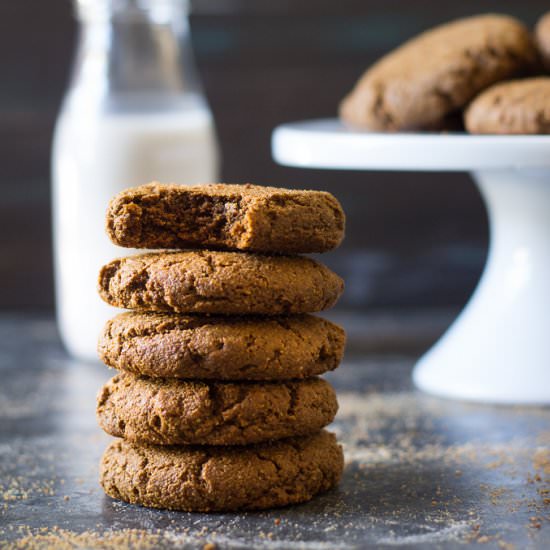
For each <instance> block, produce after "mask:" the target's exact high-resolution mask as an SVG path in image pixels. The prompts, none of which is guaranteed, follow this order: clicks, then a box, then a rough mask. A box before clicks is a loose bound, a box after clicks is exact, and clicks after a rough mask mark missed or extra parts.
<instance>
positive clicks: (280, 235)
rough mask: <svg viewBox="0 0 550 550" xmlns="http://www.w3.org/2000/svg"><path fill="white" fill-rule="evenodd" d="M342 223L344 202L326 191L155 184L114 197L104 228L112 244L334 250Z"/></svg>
mask: <svg viewBox="0 0 550 550" xmlns="http://www.w3.org/2000/svg"><path fill="white" fill-rule="evenodd" d="M344 223H345V217H344V212H343V210H342V207H341V206H340V203H339V202H338V201H337V200H336V198H335V197H334V196H333V195H331V194H330V193H325V192H323V191H305V190H304V191H302V190H300V191H298V190H291V189H279V188H275V187H262V186H259V185H251V184H244V185H239V184H211V185H200V186H183V185H174V184H172V185H166V184H164V185H163V184H160V183H157V182H154V183H151V184H148V185H143V186H140V187H135V188H131V189H127V190H126V191H123V192H122V193H120V194H119V195H117V196H116V197H115V198H114V199H113V200H112V201H111V202H110V204H109V208H108V211H107V220H106V227H107V233H108V235H109V237H110V238H111V240H112V241H113V242H114V243H115V244H117V245H120V246H126V247H131V248H149V249H158V248H172V249H174V248H175V249H185V248H209V249H220V250H246V251H254V252H264V253H265V252H278V253H285V254H294V253H308V252H326V251H328V250H331V249H333V248H335V247H336V246H338V245H339V244H340V242H341V241H342V239H343V237H344Z"/></svg>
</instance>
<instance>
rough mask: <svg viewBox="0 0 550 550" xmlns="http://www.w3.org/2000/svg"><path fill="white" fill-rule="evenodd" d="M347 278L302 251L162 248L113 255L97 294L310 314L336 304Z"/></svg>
mask: <svg viewBox="0 0 550 550" xmlns="http://www.w3.org/2000/svg"><path fill="white" fill-rule="evenodd" d="M343 289H344V283H343V281H342V279H340V277H338V276H337V275H335V274H334V273H333V272H332V271H330V270H329V269H328V268H327V267H325V266H324V265H322V264H320V263H318V262H316V261H315V260H312V259H310V258H305V257H302V256H262V255H257V254H248V253H238V252H210V251H187V252H159V253H151V254H142V255H138V256H129V257H126V258H120V259H117V260H113V261H112V262H110V263H109V264H107V265H106V266H104V267H103V268H102V270H101V273H100V276H99V294H100V296H101V297H102V298H103V299H104V300H105V301H106V302H107V303H109V304H111V305H112V306H116V307H122V308H127V309H139V310H152V311H172V312H178V313H212V314H222V315H239V314H265V315H280V314H289V313H312V312H316V311H321V310H324V309H327V308H329V307H331V306H332V305H334V303H335V302H336V301H337V299H338V298H339V296H340V295H341V293H342V291H343Z"/></svg>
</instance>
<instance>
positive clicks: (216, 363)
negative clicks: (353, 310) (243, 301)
mask: <svg viewBox="0 0 550 550" xmlns="http://www.w3.org/2000/svg"><path fill="white" fill-rule="evenodd" d="M344 345H345V333H344V331H343V329H342V328H340V327H339V326H338V325H335V324H333V323H331V322H329V321H327V320H325V319H321V318H320V317H315V316H313V315H296V316H288V317H252V318H251V317H237V318H235V317H204V316H196V315H195V316H192V315H181V314H175V313H172V314H168V313H147V312H127V313H121V314H120V315H117V316H116V317H115V318H114V319H111V320H110V321H108V322H107V324H106V325H105V327H104V329H103V332H102V334H101V336H100V338H99V347H98V351H99V356H100V358H101V360H102V361H103V362H104V363H105V364H107V365H108V366H110V367H114V368H116V369H119V370H124V371H127V372H132V373H135V374H141V375H145V376H152V377H159V378H195V379H202V380H212V379H217V380H289V379H295V378H308V377H310V376H315V375H318V374H322V373H324V372H327V371H329V370H333V369H335V368H336V367H337V366H338V365H339V364H340V361H341V360H342V356H343V353H344Z"/></svg>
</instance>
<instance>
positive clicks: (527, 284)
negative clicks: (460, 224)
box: [413, 170, 550, 404]
mask: <svg viewBox="0 0 550 550" xmlns="http://www.w3.org/2000/svg"><path fill="white" fill-rule="evenodd" d="M473 176H474V179H475V181H476V182H477V184H478V186H479V188H480V190H481V193H482V196H483V197H484V199H485V202H486V205H487V209H488V213H489V223H490V247H489V255H488V259H487V265H486V267H485V271H484V273H483V276H482V278H481V280H480V282H479V285H478V287H477V289H476V291H475V292H474V294H473V296H472V298H471V300H470V302H469V303H468V305H467V306H466V308H465V309H464V311H463V312H462V313H461V314H460V316H459V317H458V319H457V320H456V321H455V322H454V324H453V325H452V326H451V327H450V328H449V330H448V331H447V333H446V334H445V335H444V336H443V337H442V338H441V339H440V340H439V341H438V342H437V344H436V345H435V346H434V347H433V348H432V349H431V350H430V351H429V352H428V353H427V354H426V355H424V357H422V358H421V359H420V361H419V362H418V363H417V365H416V367H415V369H414V373H413V378H414V382H415V384H416V385H417V386H418V387H419V388H420V389H422V390H424V391H427V392H429V393H433V394H436V395H440V396H445V397H454V398H458V399H466V400H476V401H485V402H493V403H523V404H550V243H549V239H550V171H546V170H533V171H529V170H516V171H505V172H500V171H481V172H476V173H474V174H473Z"/></svg>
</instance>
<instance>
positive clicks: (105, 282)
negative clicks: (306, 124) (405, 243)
mask: <svg viewBox="0 0 550 550" xmlns="http://www.w3.org/2000/svg"><path fill="white" fill-rule="evenodd" d="M107 231H108V233H109V236H110V237H111V239H112V240H113V242H114V243H115V244H118V245H121V246H126V247H133V248H146V249H163V250H161V251H159V252H149V253H145V254H141V255H135V256H129V257H126V258H121V259H117V260H115V261H112V262H111V263H109V264H107V265H106V266H104V267H103V269H102V270H101V273H100V278H99V292H100V295H101V297H102V298H103V299H104V300H105V301H106V302H107V303H109V304H111V305H113V306H116V307H121V308H125V309H130V310H132V311H130V312H127V313H122V314H121V315H119V316H117V317H115V318H114V319H112V320H111V321H109V322H108V323H107V325H106V327H105V329H104V331H103V333H102V335H101V338H100V342H99V353H100V356H101V359H102V360H103V361H104V362H105V363H106V364H107V365H108V366H110V367H114V368H116V369H118V370H119V371H120V373H119V374H117V375H116V376H115V377H114V378H113V379H111V380H110V381H109V382H108V383H107V384H106V385H105V386H104V387H103V389H102V390H101V392H100V394H99V396H98V407H97V413H98V419H99V423H100V425H101V427H102V428H103V429H104V430H105V431H106V432H107V433H109V434H111V435H113V436H116V437H118V438H121V439H119V440H117V441H115V442H113V443H112V444H111V445H110V446H109V447H108V449H107V450H106V452H105V454H104V456H103V459H102V464H101V474H100V475H101V484H102V486H103V488H104V489H105V492H106V493H107V494H108V495H110V496H112V497H114V498H118V499H122V500H125V501H127V502H132V503H138V504H142V505H145V506H152V507H156V508H169V509H177V510H187V511H205V512H206V511H224V510H225V511H228V510H246V509H249V510H251V509H265V508H270V507H276V506H284V505H287V504H293V503H298V502H304V501H307V500H309V499H310V498H312V497H313V496H314V495H315V494H317V493H319V492H322V491H325V490H328V489H329V488H331V487H333V486H334V485H335V484H336V483H337V482H338V480H339V479H340V476H341V473H342V468H343V456H342V450H341V447H340V446H339V445H338V443H337V442H336V440H335V437H334V435H333V434H331V433H329V432H327V431H325V430H323V428H324V426H326V425H327V424H329V423H330V422H331V421H332V420H333V418H334V416H335V414H336V410H337V406H338V405H337V402H336V397H335V393H334V390H333V389H332V387H331V386H330V385H329V384H328V383H327V382H326V381H324V380H322V379H321V378H319V377H318V375H320V374H322V373H324V372H327V371H329V370H332V369H334V368H336V367H337V366H338V364H339V363H340V361H341V358H342V355H343V350H344V343H345V334H344V332H343V330H342V329H341V328H340V327H338V326H337V325H334V324H333V323H330V322H328V321H326V320H324V319H321V318H319V317H315V316H313V315H310V313H312V312H317V311H321V310H324V309H326V308H328V307H331V306H332V305H333V304H334V303H335V302H336V300H337V299H338V297H339V296H340V294H341V293H342V290H343V283H342V280H341V279H340V278H339V277H338V276H337V275H335V274H334V273H333V272H331V271H330V270H329V269H328V268H327V267H325V266H324V265H322V264H320V263H318V262H316V261H314V260H312V259H310V258H306V257H303V256H297V255H295V254H297V253H309V252H325V251H327V250H330V249H332V248H334V247H336V246H337V245H338V244H339V243H340V241H341V240H342V238H343V232H344V214H343V212H342V209H341V207H340V205H339V203H338V201H337V200H336V199H335V198H334V197H333V196H332V195H330V194H328V193H323V192H317V191H291V190H284V189H276V188H268V187H258V186H252V185H221V184H220V185H207V186H198V187H182V186H176V185H160V184H150V185H146V186H143V187H138V188H134V189H130V190H128V191H125V192H123V193H121V194H120V195H118V196H117V197H115V198H114V199H113V201H111V204H110V206H109V210H108V213H107ZM165 249H169V250H170V251H166V250H165Z"/></svg>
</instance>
